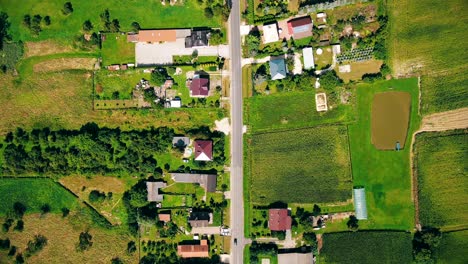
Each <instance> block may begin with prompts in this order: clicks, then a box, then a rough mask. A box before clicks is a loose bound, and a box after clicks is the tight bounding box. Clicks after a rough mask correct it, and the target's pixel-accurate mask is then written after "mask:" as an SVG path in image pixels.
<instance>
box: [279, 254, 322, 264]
mask: <svg viewBox="0 0 468 264" xmlns="http://www.w3.org/2000/svg"><path fill="white" fill-rule="evenodd" d="M313 263H314V256H313V255H312V253H311V252H309V253H280V254H278V264H313Z"/></svg>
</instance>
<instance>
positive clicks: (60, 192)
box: [0, 178, 78, 215]
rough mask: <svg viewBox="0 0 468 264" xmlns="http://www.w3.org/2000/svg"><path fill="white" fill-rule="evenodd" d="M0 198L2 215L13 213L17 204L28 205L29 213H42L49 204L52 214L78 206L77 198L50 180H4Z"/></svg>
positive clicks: (0, 182)
mask: <svg viewBox="0 0 468 264" xmlns="http://www.w3.org/2000/svg"><path fill="white" fill-rule="evenodd" d="M0 196H1V197H2V199H1V201H0V215H5V214H7V213H8V212H9V211H11V210H12V208H13V204H14V203H15V202H21V203H23V204H24V205H26V208H27V211H26V212H27V213H31V212H40V208H41V206H43V205H44V204H49V205H50V207H51V211H52V212H61V209H62V208H64V207H66V208H69V209H74V208H75V207H76V206H77V205H78V202H77V198H75V197H74V196H73V195H72V194H71V193H70V192H68V191H67V190H65V189H64V188H63V187H61V186H60V185H59V184H58V183H55V182H53V181H52V180H50V179H27V178H23V179H21V178H2V179H0Z"/></svg>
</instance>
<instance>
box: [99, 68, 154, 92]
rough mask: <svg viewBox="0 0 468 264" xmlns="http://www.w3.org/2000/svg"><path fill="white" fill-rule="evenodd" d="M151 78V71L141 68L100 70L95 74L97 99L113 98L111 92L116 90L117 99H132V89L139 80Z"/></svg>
mask: <svg viewBox="0 0 468 264" xmlns="http://www.w3.org/2000/svg"><path fill="white" fill-rule="evenodd" d="M142 78H144V79H146V80H150V79H151V73H143V70H139V69H135V70H133V69H130V70H126V71H116V72H112V71H107V70H100V71H98V72H96V74H95V87H96V95H97V96H99V98H98V99H113V96H112V94H113V93H114V92H118V94H119V99H132V91H133V89H135V85H137V84H138V83H139V82H140V80H141V79H142Z"/></svg>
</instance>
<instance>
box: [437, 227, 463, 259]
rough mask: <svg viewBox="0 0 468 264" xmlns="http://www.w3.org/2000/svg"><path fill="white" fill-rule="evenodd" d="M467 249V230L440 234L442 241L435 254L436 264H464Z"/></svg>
mask: <svg viewBox="0 0 468 264" xmlns="http://www.w3.org/2000/svg"><path fill="white" fill-rule="evenodd" d="M467 248H468V230H463V231H457V232H448V233H442V241H441V243H440V246H439V247H438V248H437V250H436V252H435V258H436V260H437V263H440V264H464V263H466V250H467Z"/></svg>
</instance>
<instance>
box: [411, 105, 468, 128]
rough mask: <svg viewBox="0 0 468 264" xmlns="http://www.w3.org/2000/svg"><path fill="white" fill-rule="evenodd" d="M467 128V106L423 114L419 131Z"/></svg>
mask: <svg viewBox="0 0 468 264" xmlns="http://www.w3.org/2000/svg"><path fill="white" fill-rule="evenodd" d="M462 128H468V107H465V108H461V109H457V110H452V111H447V112H442V113H436V114H432V115H428V116H425V117H424V118H423V120H422V124H421V129H420V130H419V131H445V130H452V129H462Z"/></svg>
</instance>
